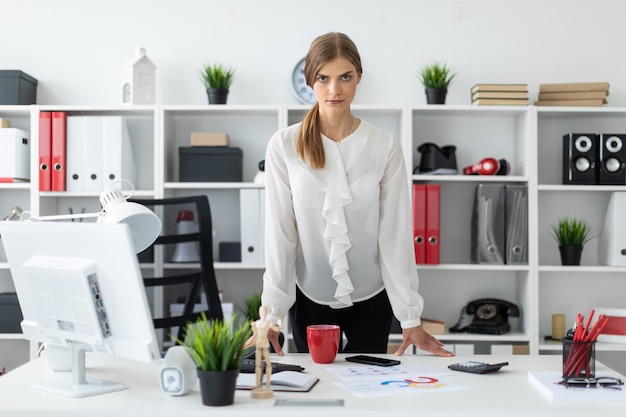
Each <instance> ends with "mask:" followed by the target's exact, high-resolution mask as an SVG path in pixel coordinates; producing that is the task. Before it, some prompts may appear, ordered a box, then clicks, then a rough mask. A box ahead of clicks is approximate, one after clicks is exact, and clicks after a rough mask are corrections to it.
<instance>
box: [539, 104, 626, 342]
mask: <svg viewBox="0 0 626 417" xmlns="http://www.w3.org/2000/svg"><path fill="white" fill-rule="evenodd" d="M622 132H626V109H625V108H564V107H560V108H544V107H540V108H538V109H537V152H536V153H537V155H538V170H537V195H538V198H537V200H538V210H537V214H538V215H537V230H538V236H537V240H536V242H537V247H538V249H539V252H538V253H539V257H538V260H537V303H538V305H539V312H538V317H537V326H538V334H539V336H540V339H539V346H538V350H539V351H540V352H543V351H554V350H559V349H560V345H559V344H558V342H557V343H555V342H551V341H544V340H543V336H544V335H549V334H550V328H551V317H552V314H556V313H560V314H565V315H566V320H567V323H568V325H572V324H573V323H574V321H575V319H576V314H577V313H580V314H583V315H585V316H588V314H589V312H590V311H591V309H593V308H597V307H613V308H624V307H626V302H625V301H624V297H623V294H625V293H626V268H622V267H611V266H605V265H600V261H599V252H598V248H599V239H593V240H591V241H590V242H588V243H587V244H586V245H585V247H584V249H583V254H582V259H581V265H580V266H578V267H563V266H560V258H559V252H558V249H557V245H556V243H555V242H554V240H553V239H552V237H551V236H550V235H549V233H548V232H547V230H548V227H549V225H550V224H552V223H554V222H556V220H557V219H558V218H559V217H562V216H563V215H569V216H576V217H581V218H584V219H587V220H588V221H589V222H590V223H591V224H592V226H593V230H594V234H596V235H598V234H600V233H601V232H602V226H603V224H604V218H605V214H606V209H607V207H608V202H609V198H610V195H611V193H612V192H614V191H622V192H623V191H626V187H625V186H623V185H618V186H613V185H611V186H608V185H562V178H561V176H562V175H561V172H562V171H561V168H562V164H561V163H560V160H561V147H562V137H563V135H566V134H568V133H622ZM622 232H626V231H622ZM597 350H600V351H623V350H626V345H618V344H606V343H598V346H597Z"/></svg>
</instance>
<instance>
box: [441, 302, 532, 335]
mask: <svg viewBox="0 0 626 417" xmlns="http://www.w3.org/2000/svg"><path fill="white" fill-rule="evenodd" d="M519 315H520V311H519V307H518V306H517V305H515V304H513V303H511V302H509V301H505V300H500V299H497V298H481V299H478V300H474V301H470V302H469V303H468V304H467V305H466V306H465V307H463V310H462V311H461V317H460V318H459V321H458V323H457V324H455V325H454V326H453V327H451V328H450V332H463V331H467V332H468V333H482V334H503V333H507V332H508V331H510V330H511V325H510V324H509V317H519ZM467 316H472V321H471V323H470V324H469V325H467V326H463V324H462V323H463V322H464V321H465V319H466V317H467Z"/></svg>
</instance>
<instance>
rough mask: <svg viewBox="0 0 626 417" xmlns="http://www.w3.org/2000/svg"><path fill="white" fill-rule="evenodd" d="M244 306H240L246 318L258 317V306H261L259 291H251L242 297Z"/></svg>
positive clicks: (253, 318) (255, 318)
mask: <svg viewBox="0 0 626 417" xmlns="http://www.w3.org/2000/svg"><path fill="white" fill-rule="evenodd" d="M243 303H244V307H243V308H241V310H242V311H243V313H244V314H245V316H246V317H247V318H248V320H250V321H251V322H252V321H255V320H258V319H259V307H261V292H260V291H258V292H253V293H251V294H249V295H248V296H247V297H246V298H244V299H243Z"/></svg>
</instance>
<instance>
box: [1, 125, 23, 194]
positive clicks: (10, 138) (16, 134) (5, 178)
mask: <svg viewBox="0 0 626 417" xmlns="http://www.w3.org/2000/svg"><path fill="white" fill-rule="evenodd" d="M29 180H30V137H29V134H28V133H27V132H25V131H23V130H21V129H16V128H5V129H0V182H21V181H29Z"/></svg>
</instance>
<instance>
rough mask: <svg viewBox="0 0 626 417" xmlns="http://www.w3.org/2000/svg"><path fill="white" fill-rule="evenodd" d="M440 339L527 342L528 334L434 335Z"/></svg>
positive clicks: (528, 339)
mask: <svg viewBox="0 0 626 417" xmlns="http://www.w3.org/2000/svg"><path fill="white" fill-rule="evenodd" d="M434 336H435V337H436V338H437V339H439V340H441V341H444V342H445V341H459V342H505V343H508V342H527V343H528V342H529V341H530V336H529V335H527V334H523V333H519V332H510V333H505V334H501V335H490V334H477V333H444V334H437V335H434Z"/></svg>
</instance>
